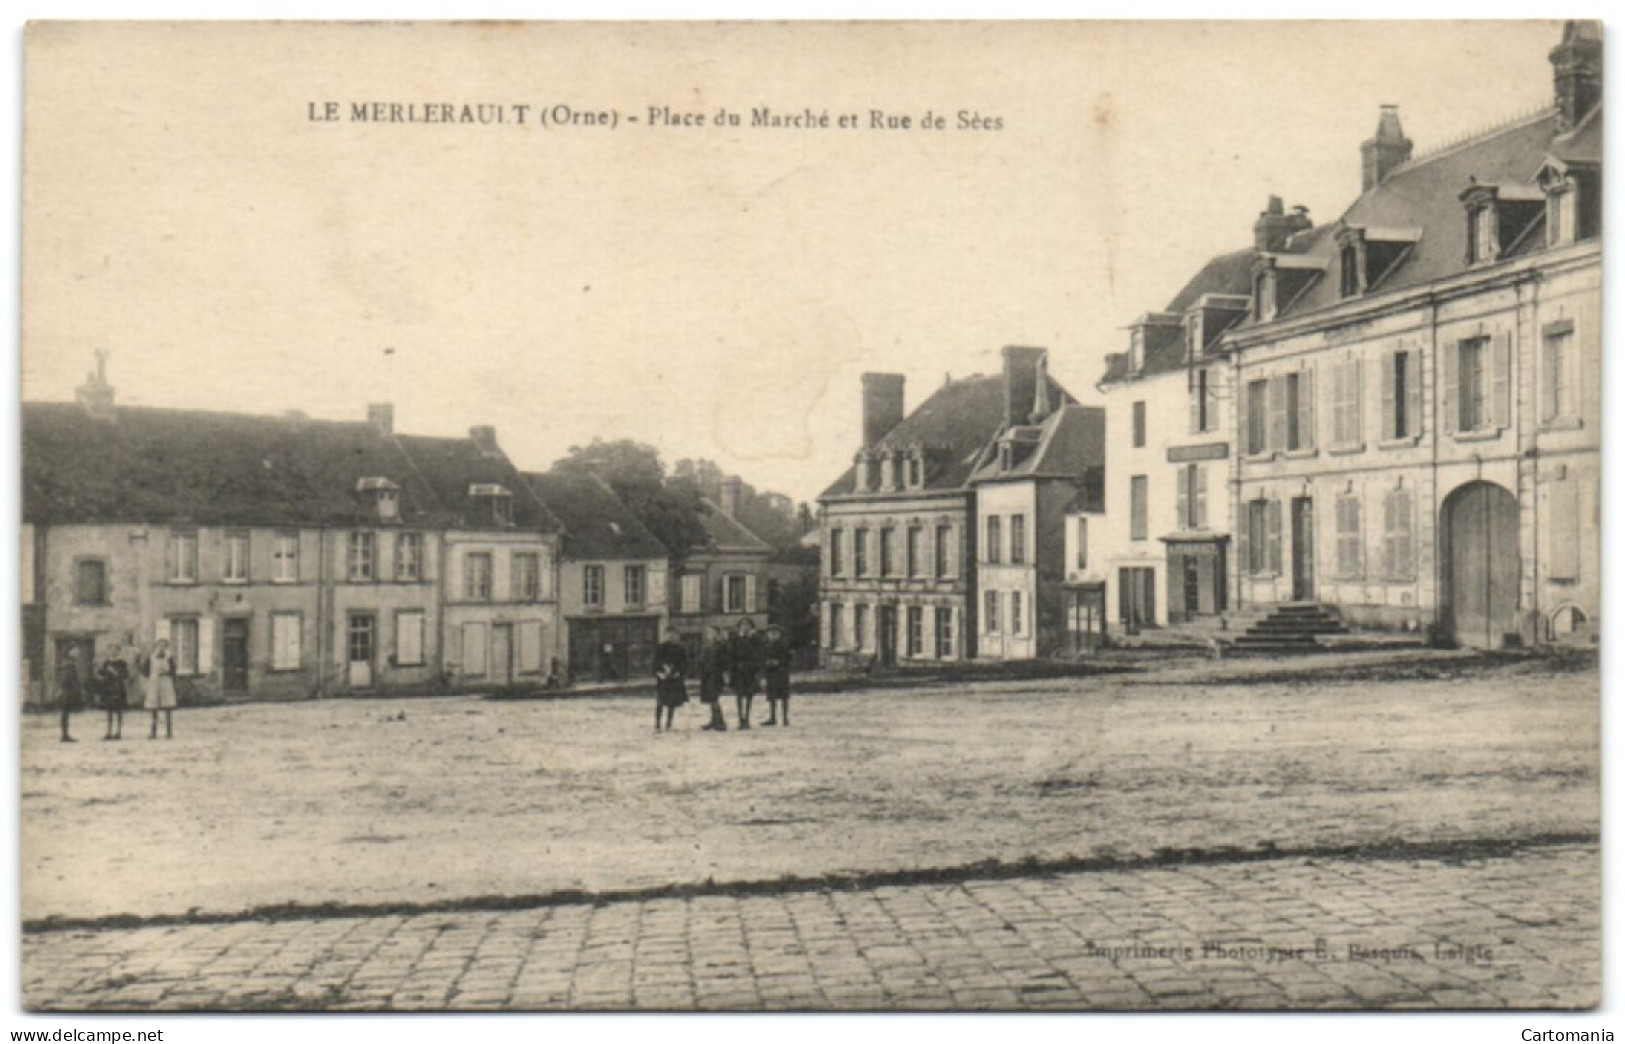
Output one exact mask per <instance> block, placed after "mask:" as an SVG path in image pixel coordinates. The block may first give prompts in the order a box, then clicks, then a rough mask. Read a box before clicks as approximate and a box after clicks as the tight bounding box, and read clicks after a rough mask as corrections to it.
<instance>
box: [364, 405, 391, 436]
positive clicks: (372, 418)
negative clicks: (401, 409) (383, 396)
mask: <svg viewBox="0 0 1625 1044" xmlns="http://www.w3.org/2000/svg"><path fill="white" fill-rule="evenodd" d="M367 423H368V424H370V425H372V430H373V431H376V432H377V433H378V434H380V435H383V436H385V437H388V436H390V435H393V434H395V405H394V404H393V403H388V402H372V403H368V404H367Z"/></svg>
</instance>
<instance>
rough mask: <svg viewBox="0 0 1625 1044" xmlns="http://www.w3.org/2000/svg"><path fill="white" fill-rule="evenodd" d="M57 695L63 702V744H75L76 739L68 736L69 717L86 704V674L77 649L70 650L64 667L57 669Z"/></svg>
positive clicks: (63, 664)
mask: <svg viewBox="0 0 1625 1044" xmlns="http://www.w3.org/2000/svg"><path fill="white" fill-rule="evenodd" d="M56 695H57V699H59V700H61V701H62V742H63V743H73V742H75V741H74V738H73V737H72V736H70V735H68V716H69V715H70V714H72V713H73V712H74V711H76V710H79V709H80V708H81V707H83V706H84V703H85V672H84V668H83V666H81V665H80V663H79V650H78V649H76V648H74V649H69V650H68V654H67V656H66V657H65V658H64V659H63V660H62V666H60V667H58V668H57V669H56Z"/></svg>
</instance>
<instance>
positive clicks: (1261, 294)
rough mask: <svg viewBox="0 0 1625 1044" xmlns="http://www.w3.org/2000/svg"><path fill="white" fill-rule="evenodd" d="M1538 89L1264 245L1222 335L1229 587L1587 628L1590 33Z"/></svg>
mask: <svg viewBox="0 0 1625 1044" xmlns="http://www.w3.org/2000/svg"><path fill="white" fill-rule="evenodd" d="M1599 32H1600V31H1599V30H1598V29H1597V28H1596V27H1594V26H1590V25H1587V24H1583V23H1570V24H1569V26H1568V27H1567V28H1566V30H1565V33H1564V37H1563V40H1562V42H1561V43H1560V44H1559V46H1558V47H1557V48H1556V49H1555V50H1554V51H1553V52H1552V61H1553V66H1554V73H1555V85H1556V91H1555V96H1556V97H1555V104H1554V105H1553V106H1552V107H1551V108H1549V109H1547V110H1544V111H1542V112H1539V113H1536V114H1534V115H1532V116H1528V117H1524V118H1522V119H1519V120H1515V121H1512V122H1510V123H1508V124H1506V125H1504V126H1502V127H1499V128H1496V129H1494V130H1492V131H1489V132H1486V133H1484V134H1480V135H1478V136H1476V137H1474V138H1471V139H1469V140H1466V141H1463V142H1458V143H1456V144H1454V145H1452V146H1449V147H1447V148H1445V149H1442V150H1440V151H1438V152H1436V153H1433V154H1430V155H1426V156H1418V157H1414V158H1413V157H1412V155H1411V151H1412V150H1411V143H1410V141H1409V139H1407V138H1406V137H1405V136H1404V133H1403V131H1402V129H1401V127H1400V121H1399V114H1398V112H1397V111H1395V110H1393V109H1391V108H1386V107H1385V108H1384V110H1383V112H1382V114H1381V117H1380V119H1379V121H1378V128H1377V132H1376V134H1375V135H1374V136H1373V137H1372V138H1371V139H1370V140H1368V141H1367V142H1365V143H1364V145H1363V146H1362V148H1361V168H1362V175H1363V179H1364V181H1363V184H1364V191H1363V192H1362V194H1361V195H1360V197H1359V198H1358V199H1357V200H1356V201H1355V202H1354V204H1353V205H1352V206H1350V207H1349V209H1348V210H1347V211H1346V212H1345V213H1344V214H1343V216H1342V217H1341V218H1340V219H1339V220H1338V221H1336V222H1335V223H1333V224H1331V225H1328V226H1322V227H1320V228H1316V229H1313V230H1310V231H1307V232H1303V233H1300V234H1298V235H1295V236H1294V237H1292V238H1291V239H1290V240H1288V241H1286V242H1285V243H1284V244H1283V245H1282V248H1281V250H1280V251H1278V252H1269V253H1263V254H1261V255H1260V257H1259V258H1258V259H1257V261H1256V262H1255V265H1254V271H1253V290H1252V295H1251V297H1252V309H1251V313H1250V315H1249V316H1248V318H1247V320H1246V321H1245V322H1244V323H1242V324H1240V325H1238V326H1237V327H1236V328H1235V329H1233V330H1232V331H1231V332H1230V333H1229V334H1228V335H1227V338H1226V345H1225V347H1226V350H1227V351H1228V352H1229V353H1230V355H1231V357H1232V358H1233V359H1234V361H1235V365H1236V376H1235V386H1236V387H1237V388H1238V390H1239V405H1240V409H1239V411H1238V417H1237V426H1236V435H1235V438H1236V442H1237V445H1238V449H1239V454H1238V462H1237V469H1236V477H1237V481H1236V485H1235V490H1236V493H1235V503H1234V504H1233V506H1232V510H1233V511H1234V513H1235V518H1236V521H1237V542H1236V543H1237V555H1236V558H1237V573H1238V576H1237V586H1236V594H1237V601H1238V603H1239V604H1240V605H1242V606H1244V607H1268V606H1272V605H1277V604H1280V603H1284V602H1295V601H1307V602H1323V603H1328V604H1332V605H1335V606H1337V607H1338V609H1339V610H1340V612H1341V614H1342V615H1343V617H1344V618H1345V620H1348V621H1351V622H1354V623H1356V624H1361V625H1365V626H1369V627H1377V628H1388V629H1400V630H1406V631H1417V632H1424V631H1431V632H1433V633H1434V634H1436V635H1437V636H1438V637H1439V638H1441V639H1444V640H1449V641H1454V642H1458V643H1461V644H1466V645H1475V646H1488V647H1499V646H1501V645H1504V644H1508V643H1530V642H1545V641H1558V640H1585V639H1586V638H1587V637H1588V636H1589V635H1590V634H1592V633H1594V632H1593V630H1592V628H1593V627H1594V626H1595V620H1596V614H1597V611H1598V608H1599V597H1600V577H1599V565H1600V562H1599V559H1600V539H1599V504H1598V491H1599V483H1600V438H1599V428H1598V425H1599V424H1600V421H1601V401H1600V390H1601V386H1602V385H1601V340H1600V338H1601V319H1600V313H1601V244H1600V238H1599V236H1600V230H1601V220H1600V218H1601V208H1600V189H1601V124H1602V114H1601V94H1600V83H1601V43H1600V35H1599Z"/></svg>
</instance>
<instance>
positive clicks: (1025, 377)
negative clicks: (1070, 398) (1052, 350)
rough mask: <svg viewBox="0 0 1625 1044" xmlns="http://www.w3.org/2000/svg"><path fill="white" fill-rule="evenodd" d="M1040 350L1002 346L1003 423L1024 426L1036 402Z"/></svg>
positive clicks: (1041, 358)
mask: <svg viewBox="0 0 1625 1044" xmlns="http://www.w3.org/2000/svg"><path fill="white" fill-rule="evenodd" d="M1048 355H1049V352H1048V351H1046V350H1045V349H1043V348H1022V347H1019V346H1017V345H1013V344H1007V345H1005V346H1004V423H1005V425H1006V426H1007V427H1008V426H1009V425H1011V424H1026V423H1027V419H1028V417H1030V416H1031V415H1032V411H1033V403H1034V402H1035V401H1036V400H1037V394H1038V377H1039V375H1040V374H1041V373H1042V372H1043V370H1044V360H1045V357H1046V356H1048Z"/></svg>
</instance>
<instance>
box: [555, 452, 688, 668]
mask: <svg viewBox="0 0 1625 1044" xmlns="http://www.w3.org/2000/svg"><path fill="white" fill-rule="evenodd" d="M525 478H526V480H527V481H528V482H529V483H530V486H531V488H532V489H533V490H535V491H536V494H537V496H538V497H540V498H541V500H542V503H544V504H546V505H547V507H548V509H549V510H551V511H552V512H553V514H554V515H555V516H557V518H558V519H559V521H560V523H561V524H562V526H563V529H564V535H563V544H562V547H563V555H562V559H561V562H560V566H559V608H560V612H561V613H562V615H563V618H564V630H565V635H564V641H563V649H564V650H565V652H564V667H565V670H566V677H567V678H568V679H569V680H571V681H611V680H625V679H638V680H643V679H645V678H648V677H650V676H651V675H652V674H653V671H654V652H655V646H656V645H657V644H658V643H659V641H660V633H661V631H662V630H664V628H665V621H666V569H667V556H666V548H665V546H664V545H662V544H661V543H660V541H659V540H658V539H656V538H655V535H654V534H653V533H651V532H650V531H649V530H648V528H647V527H646V526H644V524H643V523H642V522H640V521H638V517H637V515H636V514H635V513H634V512H633V511H632V510H631V509H629V508H628V507H627V506H626V504H625V503H624V502H622V500H621V499H620V497H618V496H616V495H615V492H614V490H612V489H610V488H609V485H608V484H607V483H605V482H604V480H603V479H601V478H599V477H597V476H596V475H589V474H572V473H569V472H562V471H552V472H548V473H546V474H528V475H526V476H525Z"/></svg>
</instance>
